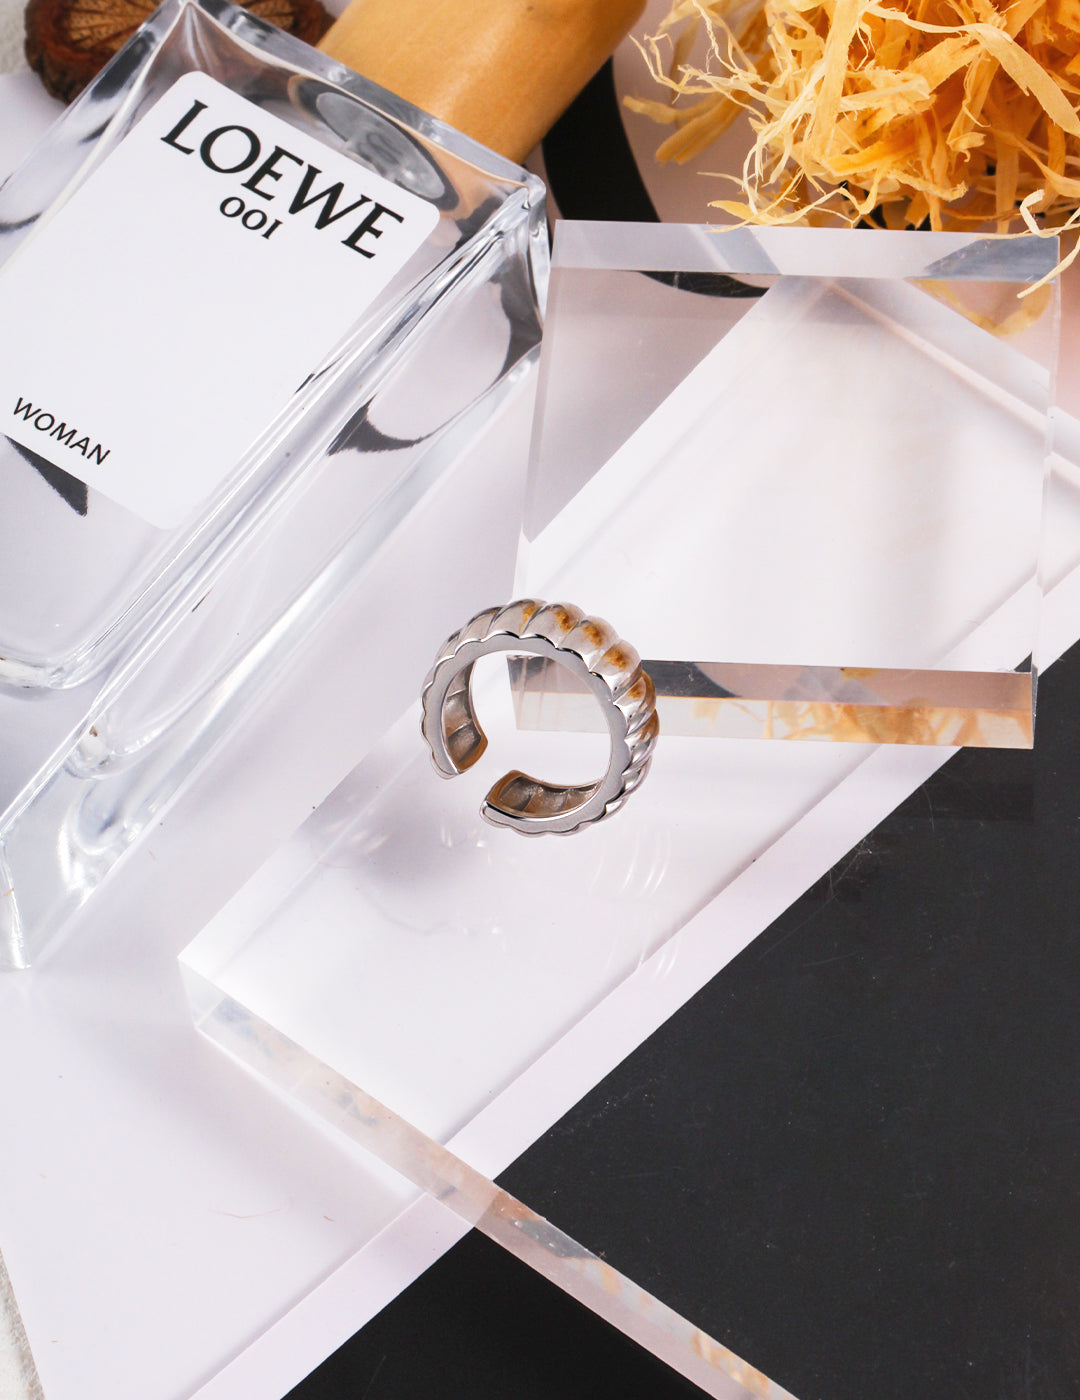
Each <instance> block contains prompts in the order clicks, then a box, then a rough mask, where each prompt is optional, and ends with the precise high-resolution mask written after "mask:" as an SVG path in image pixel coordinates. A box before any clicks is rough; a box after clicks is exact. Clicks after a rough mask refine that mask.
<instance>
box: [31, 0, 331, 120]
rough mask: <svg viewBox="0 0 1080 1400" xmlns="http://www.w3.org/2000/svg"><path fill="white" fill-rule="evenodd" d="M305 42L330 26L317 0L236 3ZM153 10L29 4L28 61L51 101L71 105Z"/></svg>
mask: <svg viewBox="0 0 1080 1400" xmlns="http://www.w3.org/2000/svg"><path fill="white" fill-rule="evenodd" d="M239 3H240V4H241V5H242V6H243V7H244V9H245V10H250V11H251V13H252V14H253V15H258V17H259V18H260V19H265V20H269V21H270V23H271V24H276V25H278V27H279V28H281V29H284V30H286V31H287V32H288V33H290V34H295V35H296V37H297V38H298V39H303V40H304V42H305V43H308V44H317V43H318V42H319V40H320V39H321V38H322V36H323V35H324V34H325V33H326V31H327V30H328V29H329V28H330V25H331V24H332V23H333V16H332V15H330V14H329V13H328V12H327V11H326V10H324V9H323V7H322V5H320V4H319V0H239ZM156 8H157V0H30V3H29V4H28V5H27V7H26V58H27V62H28V63H29V64H30V67H31V68H33V69H34V71H35V72H36V73H38V74H39V75H40V77H41V81H42V82H43V83H44V84H45V87H46V89H47V90H48V91H49V92H50V93H52V95H53V97H59V98H60V99H61V101H63V102H70V101H71V100H72V98H75V97H78V95H79V93H80V92H82V90H83V88H84V87H85V86H86V85H87V83H88V82H90V80H91V78H94V77H96V76H97V74H98V73H99V72H100V71H101V69H102V68H104V66H105V64H106V63H108V61H109V59H110V58H112V56H113V54H114V53H116V51H117V49H119V48H121V47H122V46H123V45H124V44H126V43H127V41H128V40H129V39H130V38H131V36H132V35H133V34H134V33H135V31H136V29H138V27H139V25H140V24H142V23H143V22H144V20H147V19H149V18H150V16H151V15H152V14H153V13H154V10H155V9H156Z"/></svg>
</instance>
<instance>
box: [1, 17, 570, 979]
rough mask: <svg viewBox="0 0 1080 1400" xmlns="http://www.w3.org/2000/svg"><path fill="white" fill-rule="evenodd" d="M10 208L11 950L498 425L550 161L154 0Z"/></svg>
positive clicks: (11, 194)
mask: <svg viewBox="0 0 1080 1400" xmlns="http://www.w3.org/2000/svg"><path fill="white" fill-rule="evenodd" d="M0 218H2V232H0V303H2V304H3V309H4V312H5V322H6V324H7V325H8V326H10V327H19V328H20V331H21V332H22V333H24V334H23V335H22V339H21V340H20V339H19V337H17V336H15V335H14V334H12V335H9V336H7V337H6V338H5V346H6V350H5V351H4V352H3V353H0V396H2V397H0V413H2V414H3V417H4V422H3V423H0V707H2V711H3V723H2V724H0V863H2V864H3V868H4V876H3V878H4V884H5V888H10V890H11V891H12V895H11V896H10V897H9V898H8V899H7V900H6V901H5V905H4V918H5V928H4V931H3V938H2V939H0V944H2V948H3V952H2V955H0V962H5V963H8V964H11V965H21V964H23V963H25V962H26V961H28V960H29V959H30V958H32V957H33V956H35V955H36V953H37V952H38V951H39V950H40V948H41V947H43V946H44V943H45V942H46V941H47V940H48V938H49V937H51V935H52V933H53V932H55V930H56V929H57V928H58V927H59V926H60V925H61V924H62V923H63V921H64V919H65V918H66V917H67V916H68V915H69V914H70V913H71V912H72V911H73V909H74V908H76V907H78V905H79V904H80V903H81V902H82V901H83V900H84V899H85V898H86V897H87V895H88V894H89V893H91V892H92V891H93V889H94V888H96V887H97V885H98V884H99V883H100V881H101V880H102V879H103V878H104V876H105V875H106V874H107V873H108V871H109V870H110V869H111V868H112V866H113V865H114V864H115V861H116V860H117V859H118V858H119V855H120V854H121V853H122V852H123V851H124V850H126V849H128V848H129V847H130V845H131V844H132V842H133V841H134V840H136V839H137V837H138V835H139V833H140V831H141V830H142V829H143V827H144V826H145V824H146V821H147V820H149V817H150V815H151V814H152V813H154V812H158V811H160V809H161V806H162V804H163V802H164V801H166V800H167V799H168V797H169V796H170V795H171V794H172V793H173V792H175V791H176V789H177V787H178V786H179V784H180V783H181V782H182V781H183V779H184V778H185V776H187V775H188V774H189V773H190V772H191V771H192V769H193V767H194V766H195V765H196V764H197V763H198V762H199V761H200V759H201V757H202V756H203V755H204V754H205V753H206V752H207V751H208V747H209V746H210V745H211V744H212V743H214V742H217V740H218V739H220V738H221V737H222V736H223V735H225V734H226V733H228V732H230V729H231V727H232V726H233V725H234V724H235V723H237V722H238V720H239V718H240V716H241V714H242V713H243V712H244V710H245V707H247V706H249V705H250V704H251V703H253V702H254V701H255V700H256V699H258V698H259V697H262V696H264V695H266V694H267V693H268V691H269V689H270V688H271V687H272V685H273V682H274V677H275V675H277V674H279V673H280V668H281V667H282V666H283V665H284V664H285V661H286V659H287V658H288V657H289V656H290V655H292V653H293V652H294V651H295V649H296V648H297V647H298V646H299V645H300V644H301V643H302V642H304V641H305V640H306V639H307V638H308V637H309V636H310V635H311V634H312V633H314V632H317V631H318V629H319V627H320V626H321V625H322V620H323V619H324V618H325V617H326V616H327V615H328V614H329V612H330V611H331V609H332V606H333V604H334V602H335V600H336V599H337V598H338V597H339V596H341V595H342V594H343V593H345V592H346V591H347V590H348V589H349V587H350V586H351V584H352V583H353V582H354V580H355V579H356V577H357V575H358V574H359V573H360V572H361V571H363V570H364V569H366V568H367V567H368V566H369V564H370V562H371V561H372V560H373V559H374V558H375V557H376V556H377V555H379V554H380V552H383V553H385V551H386V550H387V549H388V548H389V549H393V548H396V547H398V544H399V543H400V541H401V540H402V539H404V538H405V537H404V536H403V535H402V527H403V525H404V523H405V522H406V521H407V520H408V517H409V515H410V512H412V511H413V510H414V509H415V508H416V507H417V506H418V504H421V503H422V502H423V501H424V500H425V499H426V497H427V496H428V495H429V494H430V493H431V491H432V490H433V489H434V488H435V487H436V486H437V484H438V483H439V482H440V480H442V478H443V477H445V476H446V475H447V474H449V473H452V472H453V471H454V470H455V468H456V467H457V466H458V465H459V464H460V463H461V461H462V460H463V458H464V457H465V456H466V455H467V454H468V452H469V451H470V449H471V445H472V444H474V443H475V442H476V441H477V439H478V438H479V437H482V436H483V435H484V433H485V432H486V431H487V424H488V422H489V420H490V419H491V417H492V415H498V414H499V413H501V412H502V405H503V404H504V402H505V401H506V399H507V396H508V395H509V396H511V397H512V396H513V394H514V392H515V390H516V387H517V385H518V384H519V382H520V381H521V379H522V376H523V375H525V374H526V373H527V371H528V370H529V368H530V366H531V365H532V363H533V362H534V360H535V356H536V353H537V348H538V344H539V338H540V325H541V308H542V305H543V301H544V296H545V293H546V278H547V260H548V247H547V228H546V220H545V217H544V191H543V186H542V184H541V183H540V182H539V181H538V180H536V178H535V177H533V176H531V175H529V174H528V173H527V172H525V171H523V170H521V169H520V168H518V167H517V166H514V165H513V164H511V163H510V162H508V161H506V160H504V159H503V158H502V157H500V156H498V155H496V154H495V153H493V152H491V151H488V150H486V149H485V148H483V147H481V146H479V145H477V144H476V143H475V142H473V141H471V140H469V139H468V138H466V137H464V136H462V135H461V134H460V133H458V132H455V131H453V130H452V129H450V128H448V127H446V126H445V125H444V124H442V123H440V122H438V121H437V120H435V119H434V118H431V117H429V116H427V115H426V114H424V113H422V112H419V111H418V110H416V109H415V108H412V107H411V106H409V104H407V103H405V102H402V101H401V100H399V99H398V98H396V97H395V96H393V95H392V94H390V93H387V92H385V91H383V90H382V89H379V88H378V87H376V86H375V85H373V84H371V83H369V82H366V81H365V80H364V79H362V78H360V77H358V76H357V75H356V74H354V73H352V72H350V71H349V70H347V69H345V68H343V67H342V66H341V65H340V64H337V63H335V62H334V61H332V60H331V59H329V58H327V57H326V56H325V55H323V54H320V53H318V52H317V51H315V50H313V49H310V48H308V47H307V46H306V45H304V44H302V43H300V42H299V41H297V40H295V39H292V38H291V37H289V36H287V35H285V34H283V33H282V32H281V31H280V30H278V29H277V28H276V27H274V26H271V25H268V24H265V23H264V22H262V21H260V20H258V19H256V18H254V17H253V16H252V15H250V14H249V13H248V12H247V11H245V10H243V9H240V8H238V7H236V6H233V5H231V4H228V3H226V0H166V3H165V4H164V5H162V6H161V8H160V9H159V10H158V11H157V12H156V13H155V14H154V16H153V17H152V18H151V20H150V21H149V22H148V23H147V24H146V25H145V26H144V27H143V28H142V29H141V30H139V31H138V33H137V34H136V35H135V37H134V38H133V39H132V41H131V42H130V43H129V44H128V45H127V46H126V47H125V49H123V50H122V51H121V52H120V54H118V55H117V57H116V59H114V60H113V62H112V63H111V64H110V65H109V67H108V68H107V69H106V70H104V72H103V73H102V74H101V75H100V76H99V78H98V79H97V80H96V81H95V82H94V83H93V84H92V85H91V86H90V87H89V88H88V89H87V90H86V91H85V92H84V93H83V95H82V96H81V97H80V98H79V99H78V100H77V101H76V102H75V103H74V104H73V105H72V106H71V107H70V108H69V109H68V111H67V112H66V113H65V114H64V115H63V116H62V117H61V118H60V120H59V121H58V122H57V123H56V125H55V126H54V128H53V129H52V130H51V131H50V132H49V133H48V134H47V135H46V137H45V139H44V140H43V141H42V142H41V144H40V145H39V146H38V148H37V149H36V150H35V151H34V153H33V154H32V155H31V157H30V158H29V159H28V160H27V161H26V162H25V163H24V165H23V166H22V167H21V168H20V169H19V170H17V171H16V172H15V173H14V174H13V175H12V176H11V177H10V178H9V179H8V181H7V182H6V183H5V184H4V186H3V187H2V189H0ZM76 230H77V231H78V232H79V237H78V238H77V239H76V238H75V237H74V233H75V231H76ZM72 298H75V301H74V303H72V301H71V299H72ZM35 299H36V301H37V305H36V319H35V318H33V317H31V316H30V312H31V310H32V309H35V308H34V307H33V303H34V302H35ZM71 304H74V305H77V306H79V307H80V309H81V312H82V314H81V315H80V316H73V315H71V314H65V311H67V312H70V306H71ZM20 318H22V319H21V321H20ZM9 420H10V421H9ZM505 527H506V530H507V531H508V532H509V533H510V536H511V537H512V534H513V532H514V530H516V524H515V522H513V521H507V522H505ZM494 553H495V554H498V553H499V551H498V550H497V549H496V550H495V551H494ZM402 567H407V560H406V559H404V558H403V560H402ZM478 567H479V565H478ZM437 611H438V609H437V608H436V612H437ZM452 620H453V619H452V617H450V616H448V617H447V618H446V620H445V625H446V626H447V627H449V625H450V624H451V622H452ZM429 625H433V626H435V627H436V629H438V628H439V627H441V626H443V623H442V621H441V620H440V621H439V622H437V623H436V622H432V623H430V624H429ZM421 630H422V629H421ZM411 689H412V687H411V684H405V683H403V689H402V690H401V693H400V694H398V693H397V692H396V691H393V687H392V686H391V690H392V691H393V698H392V700H391V706H392V709H391V711H390V713H392V714H396V713H397V711H398V710H399V709H400V707H401V706H402V705H403V704H404V703H406V700H407V698H408V695H409V693H411ZM369 737H374V736H369ZM357 752H358V750H352V751H351V752H350V753H348V754H347V755H344V756H343V759H342V767H343V768H344V767H347V766H348V764H349V763H350V762H353V761H355V759H356V756H357ZM121 773H123V774H124V775H125V776H124V777H123V778H121V776H120V775H121ZM103 784H104V785H105V786H104V787H103ZM120 787H122V788H123V789H124V796H123V797H121V796H120V795H119V788H120ZM106 788H108V789H109V790H110V791H111V792H112V796H110V797H108V798H106V797H105V795H104V794H105V790H106ZM92 793H93V794H96V795H95V796H93V797H92V796H91V794H92ZM95 810H97V816H96V817H94V819H93V820H92V821H90V825H93V826H94V827H95V831H94V832H93V833H92V834H90V833H89V831H88V827H87V820H88V819H89V815H90V814H91V813H92V812H94V811H95ZM98 818H100V820H98ZM77 832H81V833H82V835H73V833H77ZM84 839H86V840H88V841H89V847H87V848H86V849H83V842H84ZM72 841H74V846H72V845H71V843H72Z"/></svg>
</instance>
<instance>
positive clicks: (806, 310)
mask: <svg viewBox="0 0 1080 1400" xmlns="http://www.w3.org/2000/svg"><path fill="white" fill-rule="evenodd" d="M1056 257H1057V253H1056V246H1055V244H1054V242H1053V240H1041V239H1037V238H1034V237H1032V238H1026V239H1018V240H1017V239H1011V240H1010V239H1001V238H978V237H973V236H965V235H959V236H958V235H951V234H929V233H927V234H923V233H888V232H883V231H881V232H878V231H870V230H861V229H860V230H820V229H814V230H807V229H786V228H780V229H739V230H708V229H703V228H685V227H680V226H675V225H660V226H656V227H648V226H645V227H640V226H627V225H604V224H581V223H564V224H561V225H560V226H559V229H558V232H557V237H556V244H555V249H554V253H553V264H552V283H551V299H550V306H549V314H548V320H547V325H546V328H545V337H544V350H543V354H542V358H541V381H540V389H539V396H540V397H539V402H540V411H539V414H538V419H537V427H536V431H535V435H534V443H533V453H532V461H531V468H530V470H531V475H530V485H529V500H528V503H527V508H526V518H525V526H524V536H523V542H522V551H521V557H520V562H519V569H518V581H517V587H516V593H517V594H518V595H519V596H524V597H537V598H552V597H559V598H567V599H570V600H572V601H578V602H580V603H581V605H582V606H583V607H585V608H586V610H587V611H589V612H593V613H596V614H599V615H600V616H603V617H607V618H609V619H610V620H611V621H612V622H613V623H614V625H615V626H616V627H617V629H618V630H619V631H620V633H621V634H622V635H623V636H624V637H626V638H627V639H628V640H630V641H631V642H633V644H634V645H635V646H636V647H637V649H638V651H639V652H640V653H641V654H642V656H643V657H645V658H647V660H646V662H645V665H646V669H647V670H648V671H649V672H650V674H651V675H652V677H653V680H654V682H655V683H656V685H657V689H658V691H659V692H660V693H661V695H662V702H661V727H662V730H663V731H664V732H665V733H669V734H670V733H685V734H695V735H698V736H708V735H713V736H734V735H741V736H752V735H760V736H763V737H769V738H797V739H808V738H826V739H849V740H860V741H870V740H872V741H875V742H905V743H923V744H926V743H940V744H951V745H955V744H975V745H979V744H989V745H995V746H1009V747H1012V746H1017V747H1026V746H1028V745H1030V743H1031V740H1032V723H1033V713H1034V710H1033V704H1034V680H1035V677H1034V674H1033V671H1032V665H1031V654H1032V651H1033V649H1034V645H1035V638H1036V632H1037V624H1038V612H1039V580H1038V560H1039V547H1040V539H1041V533H1042V521H1043V495H1044V478H1045V466H1046V460H1047V450H1048V431H1049V414H1050V408H1051V402H1052V393H1053V385H1054V374H1055V367H1056V357H1057V343H1058V306H1057V301H1058V291H1057V286H1056V283H1052V284H1049V285H1045V286H1042V287H1037V288H1036V286H1035V284H1036V283H1037V282H1039V281H1040V280H1041V279H1042V278H1043V277H1045V276H1046V275H1047V274H1048V273H1049V272H1050V270H1051V269H1052V268H1053V266H1054V263H1055V261H1056ZM568 676H569V673H568V672H567V671H565V669H564V668H561V667H558V666H554V665H551V664H550V663H545V662H543V661H531V660H530V661H529V662H528V663H525V664H524V665H523V666H522V667H520V668H519V683H520V687H521V711H520V714H521V719H522V722H523V723H533V724H543V725H547V726H552V727H556V728H557V727H560V726H571V727H577V726H579V725H580V724H582V723H584V722H586V719H587V716H588V715H589V713H590V708H589V706H588V704H585V705H582V704H580V703H578V701H577V700H576V699H575V697H574V696H573V694H565V693H561V692H560V686H563V687H565V685H566V683H567V681H568Z"/></svg>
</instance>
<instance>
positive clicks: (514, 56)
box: [319, 0, 644, 161]
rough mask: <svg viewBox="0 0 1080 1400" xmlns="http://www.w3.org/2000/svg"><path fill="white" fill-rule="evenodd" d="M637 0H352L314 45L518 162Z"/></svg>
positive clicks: (637, 9) (634, 12)
mask: <svg viewBox="0 0 1080 1400" xmlns="http://www.w3.org/2000/svg"><path fill="white" fill-rule="evenodd" d="M643 9H644V0H352V3H351V4H350V5H349V7H348V9H347V10H346V11H345V13H344V14H343V15H342V16H341V18H340V19H339V20H338V21H337V22H336V23H335V24H334V25H333V26H332V27H331V29H330V30H329V31H328V32H327V34H326V36H325V38H324V39H323V40H322V42H321V43H320V45H319V47H320V48H321V49H322V50H323V52H324V53H328V54H329V55H330V56H331V57H332V58H336V59H338V60H339V62H341V63H345V64H347V65H348V66H349V67H350V68H352V69H355V71H356V72H357V73H361V74H363V76H364V77H365V78H370V79H371V80H372V81H373V82H376V83H378V84H379V85H380V86H381V87H385V88H389V89H390V91H391V92H395V93H397V95H398V96H399V97H404V98H405V99H406V100H407V101H409V102H412V103H414V104H415V105H416V106H417V107H420V108H422V110H423V111H425V112H430V113H431V114H432V115H433V116H436V117H441V118H442V120H443V121H445V122H449V124H450V125H451V126H453V127H456V128H457V129H458V131H463V132H465V134H466V135H468V136H472V137H473V138H475V140H477V141H481V142H482V143H483V144H484V145H485V146H490V147H491V149H492V150H495V151H498V152H500V154H502V155H504V156H508V157H509V158H510V159H511V160H515V161H520V160H523V159H524V157H525V156H526V155H527V154H528V153H529V151H531V150H532V148H533V147H534V146H535V145H536V143H537V142H538V141H539V140H540V138H541V137H542V136H543V135H544V133H545V132H546V131H547V130H548V128H549V127H550V126H551V124H552V123H553V122H554V121H555V119H556V118H557V117H558V116H559V115H560V114H561V113H562V112H563V111H564V110H565V108H566V107H567V106H568V105H569V104H570V102H571V101H572V100H573V98H574V97H576V96H577V94H578V93H579V92H580V91H581V89H582V88H583V87H584V86H585V84H586V83H587V82H588V81H589V79H590V78H591V77H592V75H593V74H594V73H595V72H596V71H597V69H598V68H599V67H600V66H601V64H602V63H603V62H604V60H605V59H606V58H607V57H608V55H609V54H610V53H611V52H612V50H613V49H614V48H615V46H616V44H618V42H619V41H620V39H622V38H623V36H624V35H625V34H626V32H627V30H628V29H629V28H630V26H631V25H632V24H633V23H634V21H635V20H636V19H637V17H638V16H639V15H640V14H641V11H642V10H643Z"/></svg>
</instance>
